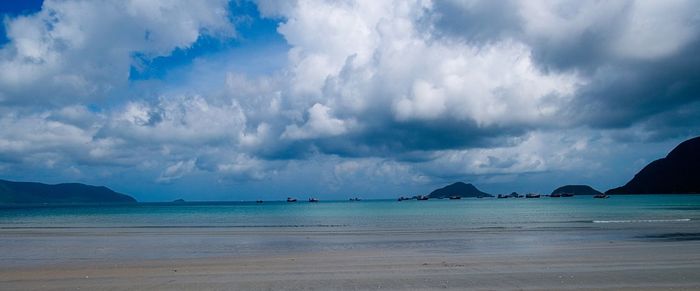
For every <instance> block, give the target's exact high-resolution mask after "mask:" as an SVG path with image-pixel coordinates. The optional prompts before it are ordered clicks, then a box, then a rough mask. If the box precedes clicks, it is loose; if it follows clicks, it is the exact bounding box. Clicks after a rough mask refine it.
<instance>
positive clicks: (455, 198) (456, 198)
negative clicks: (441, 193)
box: [450, 195, 462, 200]
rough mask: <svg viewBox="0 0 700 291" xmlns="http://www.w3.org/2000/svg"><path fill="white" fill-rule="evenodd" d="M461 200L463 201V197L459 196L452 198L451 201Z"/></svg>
mask: <svg viewBox="0 0 700 291" xmlns="http://www.w3.org/2000/svg"><path fill="white" fill-rule="evenodd" d="M459 199H462V197H461V196H457V195H454V196H450V200H459Z"/></svg>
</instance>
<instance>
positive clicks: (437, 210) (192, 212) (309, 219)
mask: <svg viewBox="0 0 700 291" xmlns="http://www.w3.org/2000/svg"><path fill="white" fill-rule="evenodd" d="M688 221H700V195H635V196H613V197H612V198H609V199H593V198H592V197H590V196H576V197H571V198H547V197H543V198H539V199H512V198H511V199H492V198H485V199H461V200H447V199H444V200H429V201H415V200H412V201H402V202H397V201H395V200H363V201H354V202H353V201H321V202H319V203H308V202H297V203H287V202H265V203H254V202H212V203H192V202H189V203H183V204H171V203H139V204H135V205H119V206H59V207H51V206H39V207H0V228H3V229H8V228H90V227H100V228H126V227H128V228H134V227H136V228H138V227H143V228H180V227H195V228H196V227H202V228H208V227H216V228H256V227H259V228H344V229H368V230H372V229H403V228H410V229H483V228H498V227H504V228H514V227H521V228H528V227H547V226H549V227H555V226H561V225H571V224H591V223H593V224H605V223H608V224H613V223H617V224H624V223H628V224H634V223H662V222H688Z"/></svg>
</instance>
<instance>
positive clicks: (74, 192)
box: [0, 180, 136, 204]
mask: <svg viewBox="0 0 700 291" xmlns="http://www.w3.org/2000/svg"><path fill="white" fill-rule="evenodd" d="M88 203H89V204H103V203H136V199H134V198H133V197H131V196H129V195H125V194H121V193H117V192H114V191H112V190H111V189H109V188H107V187H104V186H91V185H85V184H80V183H64V184H56V185H49V184H43V183H36V182H13V181H7V180H0V204H88Z"/></svg>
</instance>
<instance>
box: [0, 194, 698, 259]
mask: <svg viewBox="0 0 700 291" xmlns="http://www.w3.org/2000/svg"><path fill="white" fill-rule="evenodd" d="M697 240H700V195H646V196H614V197H612V198H609V199H593V198H592V197H590V196H577V197H572V198H540V199H462V200H429V201H415V200H414V201H402V202H397V201H394V200H364V201H358V202H350V201H321V202H319V203H308V202H298V203H287V202H265V203H262V204H257V203H254V202H253V203H230V202H229V203H184V204H170V203H161V204H158V203H141V204H136V205H121V206H61V207H48V206H44V207H0V245H2V248H0V267H2V266H6V267H16V266H25V265H46V264H60V263H84V262H93V261H95V262H110V263H111V262H117V261H121V260H124V261H129V260H142V259H156V260H160V259H179V258H180V259H183V258H210V257H238V256H268V255H285V256H289V255H298V254H301V253H305V252H346V251H351V252H356V251H360V252H368V253H373V254H376V253H388V252H397V251H399V252H401V251H407V252H409V253H411V254H412V253H424V254H428V253H429V254H439V255H446V256H449V255H453V254H480V255H482V254H488V253H495V254H499V255H503V254H507V255H513V256H522V255H536V254H538V253H547V252H551V251H556V250H561V249H562V248H565V249H566V250H567V251H572V250H571V249H570V248H571V247H572V246H574V248H578V247H582V246H590V245H596V244H609V243H615V242H623V241H624V242H632V243H647V242H648V243H653V242H654V241H666V242H671V243H675V242H677V243H684V242H686V243H687V242H690V243H692V242H693V241H697ZM584 249H585V248H584Z"/></svg>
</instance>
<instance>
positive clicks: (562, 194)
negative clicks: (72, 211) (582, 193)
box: [561, 193, 574, 197]
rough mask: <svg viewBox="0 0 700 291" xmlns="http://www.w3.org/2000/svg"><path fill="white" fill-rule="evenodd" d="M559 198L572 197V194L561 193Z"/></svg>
mask: <svg viewBox="0 0 700 291" xmlns="http://www.w3.org/2000/svg"><path fill="white" fill-rule="evenodd" d="M561 197H574V193H561Z"/></svg>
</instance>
